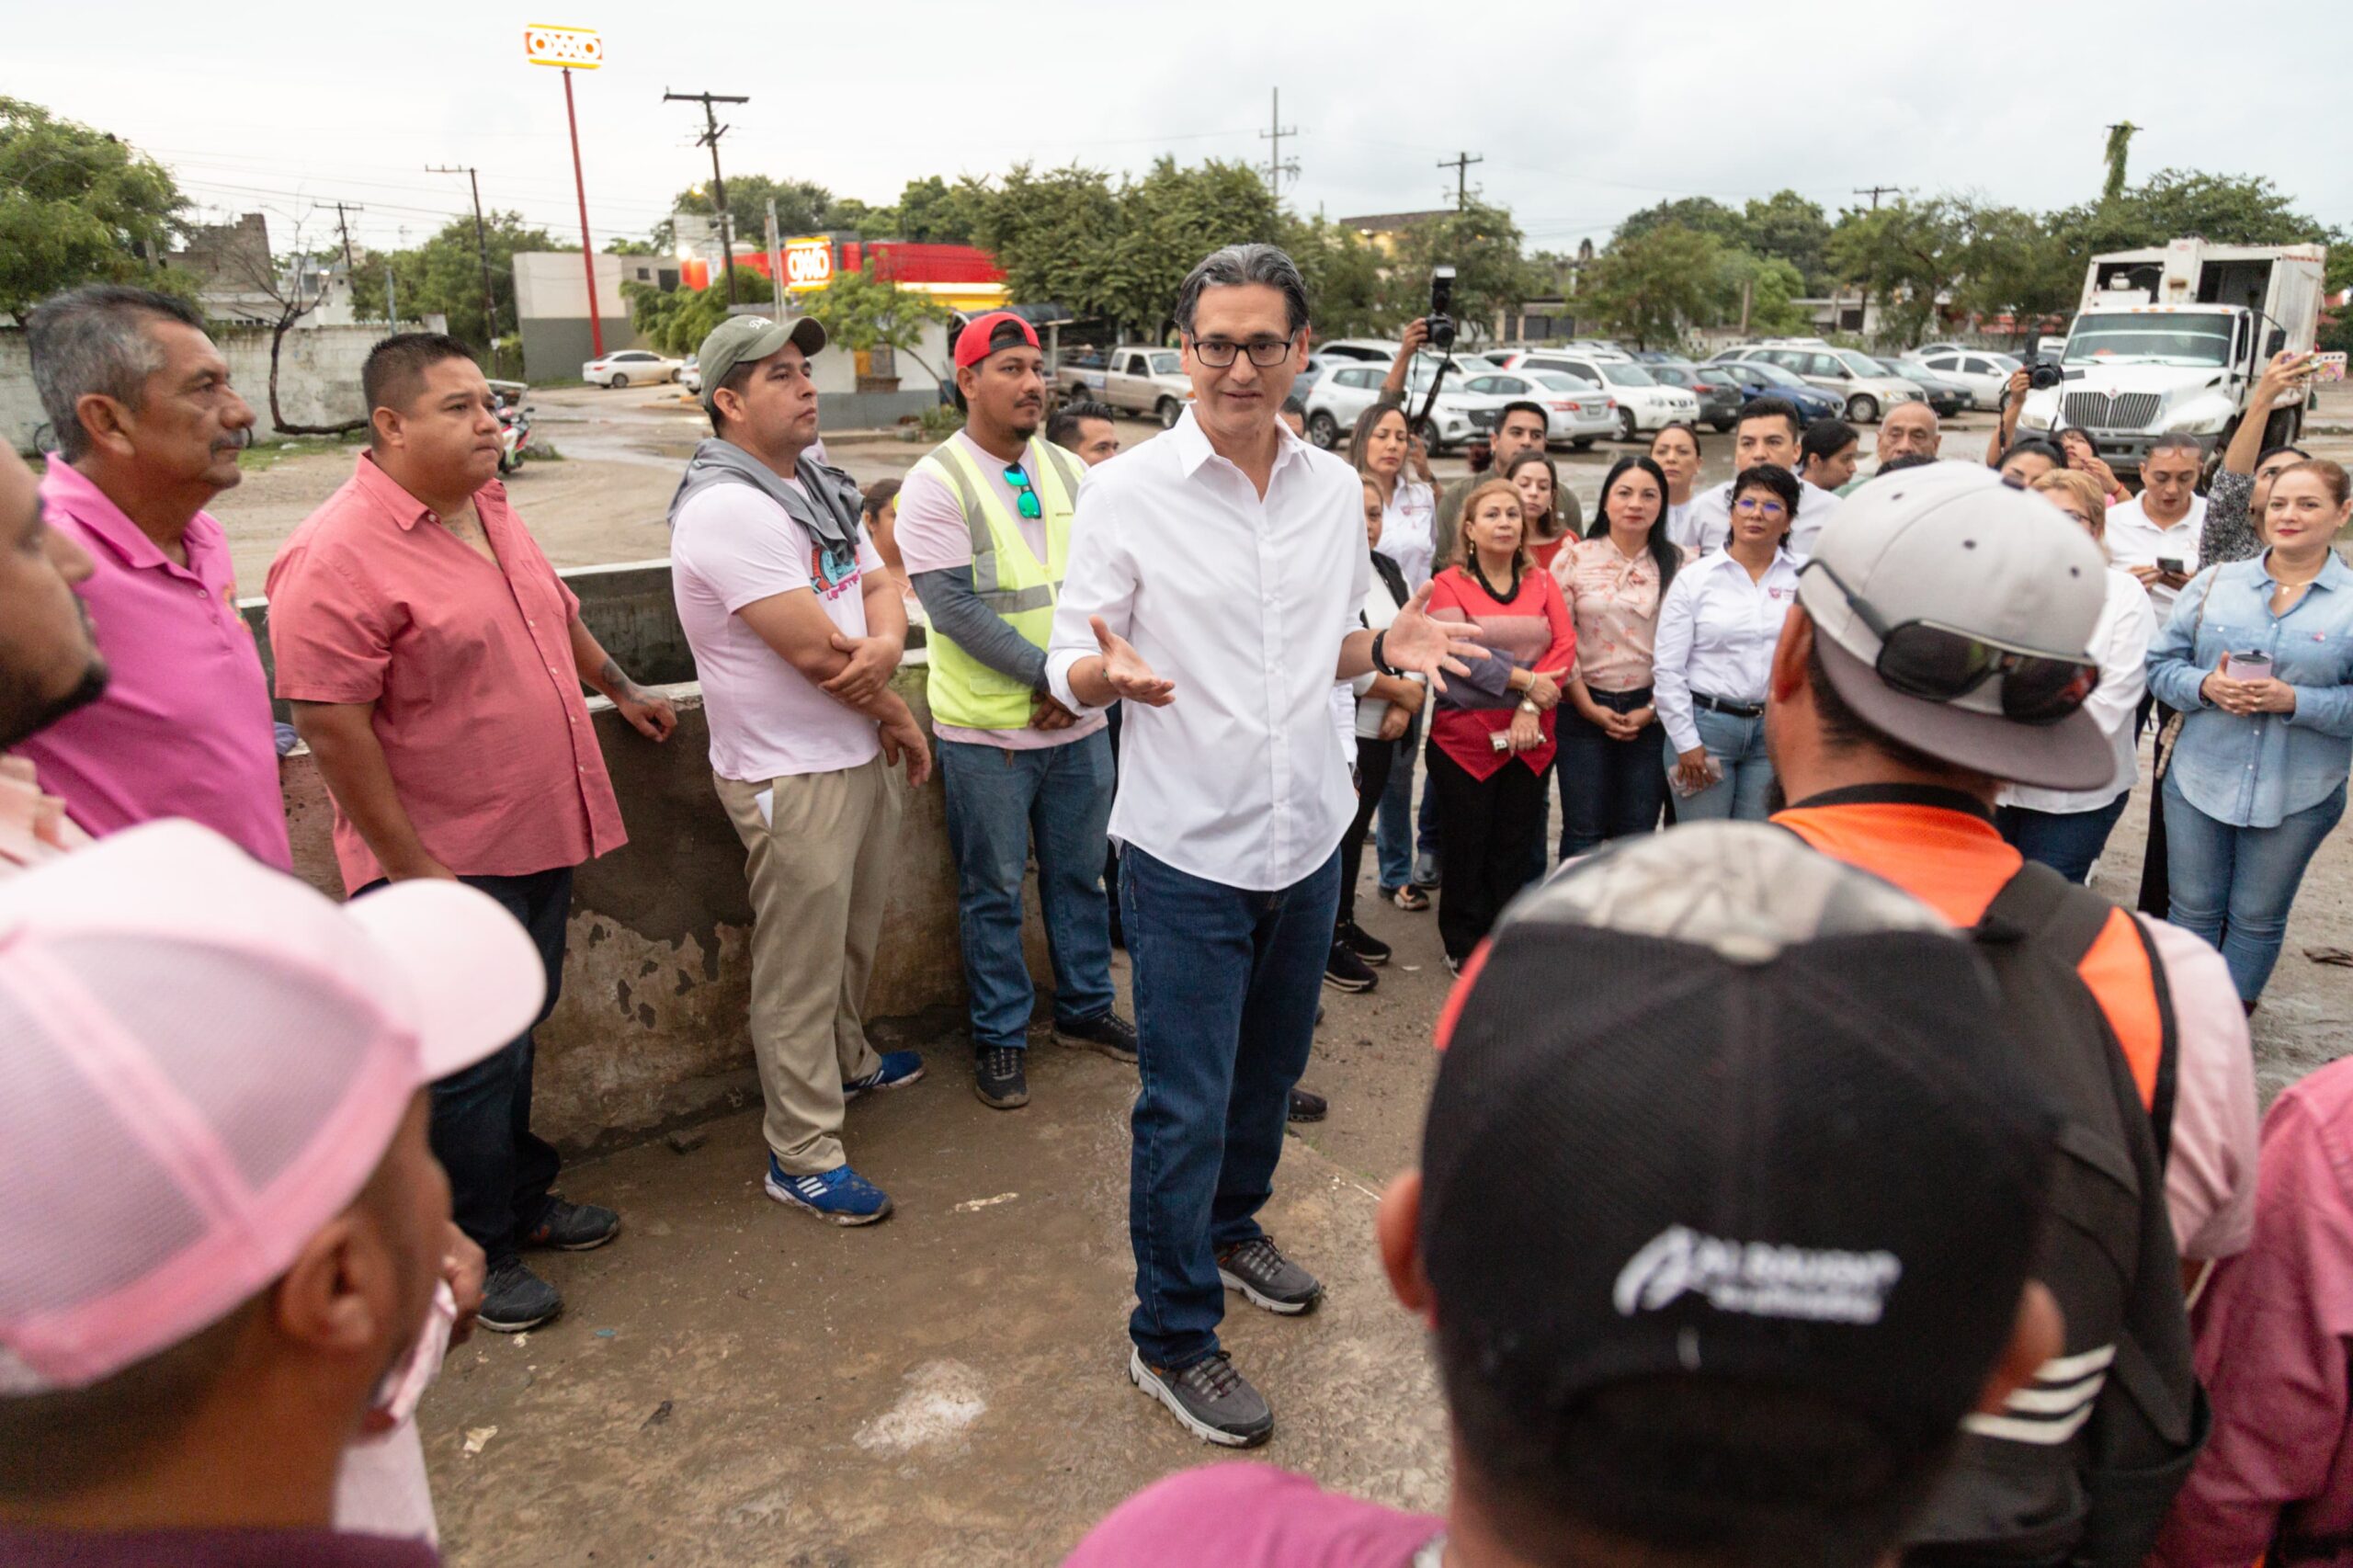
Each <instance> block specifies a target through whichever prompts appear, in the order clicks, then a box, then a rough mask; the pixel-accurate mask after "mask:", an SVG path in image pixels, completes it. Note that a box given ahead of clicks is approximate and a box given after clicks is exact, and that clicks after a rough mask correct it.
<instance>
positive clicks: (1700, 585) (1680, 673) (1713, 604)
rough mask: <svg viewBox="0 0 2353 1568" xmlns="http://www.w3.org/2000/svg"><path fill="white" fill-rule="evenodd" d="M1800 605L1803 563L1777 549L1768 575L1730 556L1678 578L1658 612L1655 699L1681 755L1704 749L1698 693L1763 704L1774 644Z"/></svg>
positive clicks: (1720, 554)
mask: <svg viewBox="0 0 2353 1568" xmlns="http://www.w3.org/2000/svg"><path fill="white" fill-rule="evenodd" d="M1797 602H1798V563H1797V562H1795V561H1793V560H1791V559H1790V552H1789V551H1786V550H1783V551H1775V552H1774V555H1773V563H1772V564H1771V565H1770V566H1768V567H1767V568H1765V575H1764V576H1763V577H1762V578H1756V579H1752V578H1751V577H1750V576H1749V575H1748V568H1747V567H1745V566H1743V565H1742V564H1741V563H1740V562H1737V561H1735V560H1733V558H1732V556H1731V555H1730V554H1728V553H1726V552H1725V551H1721V550H1719V551H1714V552H1712V553H1711V554H1708V555H1703V556H1701V557H1700V558H1699V560H1697V561H1694V562H1691V563H1690V564H1689V565H1688V566H1686V567H1684V568H1683V570H1682V571H1680V572H1677V574H1675V581H1674V582H1673V583H1670V584H1669V585H1667V589H1666V597H1665V598H1664V599H1662V600H1661V601H1660V602H1659V607H1658V647H1657V649H1656V651H1655V653H1654V655H1653V657H1652V663H1651V700H1652V701H1653V702H1654V703H1656V704H1657V705H1658V716H1659V721H1660V722H1662V723H1664V724H1665V726H1666V738H1667V739H1668V740H1670V741H1672V742H1674V743H1675V749H1676V750H1677V751H1689V750H1690V749H1691V748H1692V747H1694V746H1696V745H1698V744H1699V722H1698V721H1697V720H1696V719H1695V718H1694V717H1693V716H1692V715H1693V712H1694V710H1693V708H1692V704H1691V696H1692V693H1694V692H1698V693H1699V694H1700V695H1702V696H1705V697H1712V698H1714V699H1717V700H1718V701H1720V702H1737V703H1740V704H1742V705H1743V706H1745V707H1758V706H1762V705H1763V703H1764V701H1765V692H1766V688H1767V687H1768V684H1769V683H1770V681H1771V678H1772V673H1773V644H1774V643H1776V642H1779V641H1780V637H1781V622H1782V620H1783V619H1786V618H1787V617H1788V615H1789V613H1790V606H1791V605H1793V604H1795V603H1797Z"/></svg>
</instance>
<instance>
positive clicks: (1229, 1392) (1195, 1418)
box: [1128, 1349, 1275, 1449]
mask: <svg viewBox="0 0 2353 1568" xmlns="http://www.w3.org/2000/svg"><path fill="white" fill-rule="evenodd" d="M1128 1379H1129V1381H1131V1382H1132V1383H1134V1384H1135V1385H1136V1387H1138V1388H1140V1389H1142V1391H1143V1392H1146V1393H1148V1394H1150V1395H1151V1396H1152V1397H1153V1398H1154V1399H1156V1400H1158V1401H1160V1403H1163V1404H1165V1405H1166V1406H1167V1407H1168V1409H1169V1411H1170V1413H1171V1414H1173V1415H1175V1416H1176V1419H1177V1420H1178V1421H1179V1422H1181V1423H1183V1424H1184V1427H1185V1429H1186V1430H1187V1431H1188V1432H1190V1433H1192V1434H1193V1436H1194V1437H1199V1438H1200V1439H1201V1440H1202V1441H1203V1442H1207V1443H1216V1444H1218V1445H1219V1446H1221V1447H1222V1448H1228V1449H1255V1448H1256V1447H1257V1446H1258V1445H1259V1444H1261V1443H1263V1442H1265V1441H1266V1440H1267V1438H1268V1437H1272V1436H1274V1431H1275V1413H1274V1412H1273V1411H1272V1410H1270V1409H1268V1408H1267V1401H1266V1399H1265V1398H1264V1396H1262V1395H1261V1394H1260V1393H1259V1392H1258V1391H1257V1390H1256V1389H1254V1388H1252V1387H1251V1386H1250V1380H1249V1379H1247V1378H1245V1377H1244V1376H1243V1375H1242V1374H1241V1373H1240V1372H1237V1371H1235V1370H1234V1369H1233V1357H1231V1356H1229V1355H1227V1354H1226V1353H1225V1352H1224V1351H1222V1350H1218V1351H1212V1352H1211V1354H1210V1355H1209V1356H1207V1357H1206V1358H1203V1359H1201V1360H1199V1361H1196V1362H1194V1363H1193V1364H1192V1365H1191V1366H1189V1367H1187V1368H1184V1369H1181V1370H1179V1371H1174V1372H1171V1371H1166V1370H1164V1369H1161V1368H1158V1367H1155V1366H1154V1365H1153V1364H1152V1363H1150V1362H1149V1361H1146V1360H1145V1359H1144V1358H1143V1352H1142V1351H1141V1350H1135V1349H1131V1350H1130V1351H1129V1352H1128Z"/></svg>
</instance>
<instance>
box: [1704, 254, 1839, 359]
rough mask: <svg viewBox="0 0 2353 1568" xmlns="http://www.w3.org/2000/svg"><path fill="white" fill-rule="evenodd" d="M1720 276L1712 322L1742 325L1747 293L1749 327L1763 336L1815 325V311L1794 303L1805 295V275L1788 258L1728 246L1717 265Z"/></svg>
mask: <svg viewBox="0 0 2353 1568" xmlns="http://www.w3.org/2000/svg"><path fill="white" fill-rule="evenodd" d="M1716 278H1717V287H1718V297H1717V300H1716V302H1715V310H1714V314H1713V316H1712V318H1711V321H1710V322H1709V324H1711V325H1715V326H1726V325H1734V324H1739V323H1740V322H1741V320H1742V303H1743V296H1744V295H1745V296H1746V306H1747V315H1746V320H1747V325H1748V330H1749V331H1750V332H1751V333H1754V334H1756V335H1759V336H1768V337H1769V336H1781V335H1788V334H1790V333H1798V332H1804V331H1806V330H1807V329H1808V328H1809V327H1810V326H1811V325H1812V324H1813V314H1812V313H1811V312H1808V311H1807V310H1806V308H1805V307H1804V306H1802V305H1799V304H1794V303H1792V302H1791V301H1795V300H1798V299H1800V298H1802V296H1803V295H1804V294H1805V291H1806V280H1805V277H1804V275H1803V274H1802V273H1801V272H1800V271H1799V270H1798V269H1797V267H1794V266H1792V265H1791V264H1790V262H1789V261H1788V260H1787V259H1786V258H1784V257H1781V256H1759V255H1757V254H1756V252H1755V251H1752V250H1743V249H1728V250H1726V251H1724V252H1723V254H1722V257H1721V258H1720V259H1719V260H1718V262H1717V264H1716Z"/></svg>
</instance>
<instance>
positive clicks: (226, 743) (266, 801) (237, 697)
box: [17, 457, 294, 870]
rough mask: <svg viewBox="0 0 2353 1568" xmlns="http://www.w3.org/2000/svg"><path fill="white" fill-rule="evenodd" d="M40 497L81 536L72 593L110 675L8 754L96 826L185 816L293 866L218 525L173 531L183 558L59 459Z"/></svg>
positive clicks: (267, 730) (259, 677)
mask: <svg viewBox="0 0 2353 1568" xmlns="http://www.w3.org/2000/svg"><path fill="white" fill-rule="evenodd" d="M40 495H41V504H42V506H44V507H45V508H46V510H47V512H48V516H49V522H50V526H51V527H52V528H58V529H60V530H62V531H63V532H64V533H67V534H70V535H71V536H72V537H73V538H74V539H75V540H78V541H79V542H80V543H81V545H82V546H83V548H84V549H85V550H87V551H89V552H90V560H91V562H93V563H94V564H95V565H96V567H97V571H96V572H95V573H93V574H91V576H90V579H89V580H88V581H87V582H85V583H83V584H81V585H79V586H78V587H76V588H75V590H74V591H75V592H76V593H78V594H80V595H81V596H82V599H83V602H84V603H85V604H86V605H88V606H89V608H90V619H91V621H92V622H93V624H95V625H96V626H97V636H98V651H99V652H100V653H104V654H105V655H106V660H107V665H108V669H109V670H111V671H112V678H110V679H109V680H108V683H107V691H106V695H105V696H104V697H101V698H100V699H98V700H97V701H96V702H93V703H91V704H90V705H89V706H88V707H86V708H84V709H81V710H77V711H75V712H73V713H69V714H67V715H66V716H65V717H64V718H63V719H61V720H59V721H58V722H56V723H54V724H51V726H50V727H49V728H47V729H45V730H43V731H41V732H40V733H39V734H37V735H34V736H33V737H32V738H31V739H29V740H27V741H24V742H22V743H20V744H19V745H18V746H17V750H18V752H20V753H21V754H22V755H23V756H26V757H28V758H29V759H30V760H31V762H32V764H33V766H34V767H38V768H40V775H41V778H42V779H43V781H44V782H46V783H47V784H48V786H49V788H50V789H51V790H55V791H56V792H57V793H58V794H59V795H62V796H63V797H64V798H65V800H67V801H70V802H72V804H71V807H70V810H71V811H72V813H73V816H74V821H76V822H78V823H80V824H82V825H83V826H84V827H85V828H87V829H89V830H90V831H91V832H92V833H94V834H97V835H106V834H109V833H113V832H116V831H118V830H119V829H121V828H126V827H129V826H131V824H134V823H142V822H147V821H150V820H152V819H153V818H156V817H186V818H188V820H189V821H191V822H197V823H201V824H204V825H205V826H206V827H209V828H210V829H212V830H213V831H214V832H215V833H218V834H220V835H222V836H223V837H225V838H228V839H230V840H231V841H233V843H235V844H236V845H237V846H239V847H241V848H243V849H244V851H245V852H246V853H247V854H249V855H251V856H253V857H254V858H256V859H257V860H260V861H263V862H265V863H267V864H268V865H271V866H275V867H277V868H278V869H280V870H285V869H289V868H290V867H291V866H292V865H293V863H294V853H293V850H292V849H291V848H290V846H289V845H288V843H287V838H286V803H285V800H284V797H283V796H282V795H281V794H280V793H279V791H278V739H277V731H276V729H275V728H274V726H273V725H272V723H271V721H270V714H269V681H268V679H267V676H264V675H263V674H262V669H261V651H260V649H258V648H256V646H255V645H254V637H253V631H252V630H251V629H250V628H249V627H247V626H246V625H245V620H244V617H243V616H241V615H239V614H238V613H237V584H236V577H235V574H234V573H233V571H232V569H231V567H230V562H229V540H228V536H227V534H225V533H224V532H222V528H221V525H220V524H219V523H217V522H215V521H214V520H213V519H212V517H210V515H209V514H207V513H203V512H199V513H198V514H197V515H196V517H194V518H193V519H192V520H191V521H190V522H189V523H188V531H187V533H186V534H184V535H183V536H182V540H183V543H184V544H185V545H186V547H187V551H188V564H187V565H185V566H181V565H178V564H176V563H175V562H173V561H171V560H170V559H169V558H168V557H166V556H165V554H164V552H163V551H162V549H161V548H159V547H158V546H157V545H156V543H155V541H154V540H152V539H149V538H148V537H147V536H146V535H145V534H144V533H142V532H141V531H140V529H139V525H138V524H136V523H134V522H132V521H131V519H130V518H129V517H125V516H124V515H123V511H122V508H121V507H119V506H116V505H115V504H114V503H113V502H112V501H110V500H108V498H107V495H106V493H105V492H104V491H102V490H100V489H99V488H98V487H97V485H96V484H93V483H91V482H90V481H89V480H88V479H87V478H86V477H85V476H84V475H83V474H82V473H81V472H79V471H78V470H76V469H74V467H73V466H71V465H70V464H68V463H66V462H64V461H63V460H59V459H57V458H54V457H52V458H51V459H50V460H49V472H48V473H47V474H45V475H44V476H43V477H42V479H41V482H40Z"/></svg>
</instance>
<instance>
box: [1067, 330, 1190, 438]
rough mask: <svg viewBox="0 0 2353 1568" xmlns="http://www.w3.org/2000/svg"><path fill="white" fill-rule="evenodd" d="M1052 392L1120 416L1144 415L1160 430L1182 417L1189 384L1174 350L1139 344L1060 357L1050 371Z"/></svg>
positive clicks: (1188, 393)
mask: <svg viewBox="0 0 2353 1568" xmlns="http://www.w3.org/2000/svg"><path fill="white" fill-rule="evenodd" d="M1054 390H1055V391H1056V392H1060V393H1061V394H1062V396H1063V401H1064V402H1070V401H1072V400H1074V399H1084V400H1086V401H1087V402H1089V403H1108V404H1109V405H1110V406H1111V407H1113V408H1115V409H1119V410H1120V411H1121V412H1123V413H1127V414H1141V415H1148V416H1150V417H1152V418H1154V419H1157V420H1159V421H1160V427H1161V428H1162V429H1164V430H1165V429H1168V428H1170V427H1171V426H1174V425H1175V424H1176V419H1177V416H1178V415H1182V414H1183V413H1184V412H1185V404H1186V403H1187V402H1188V401H1189V400H1190V399H1191V397H1192V395H1193V383H1192V382H1191V381H1188V380H1186V378H1185V369H1184V364H1183V361H1182V360H1181V359H1180V358H1178V356H1177V352H1176V349H1174V348H1161V347H1154V346H1153V345H1151V344H1141V343H1139V344H1122V345H1120V347H1117V348H1113V349H1110V350H1108V351H1107V352H1104V353H1101V354H1089V355H1086V356H1083V357H1081V358H1064V359H1063V363H1062V366H1061V368H1060V369H1057V370H1056V371H1055V372H1054Z"/></svg>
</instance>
